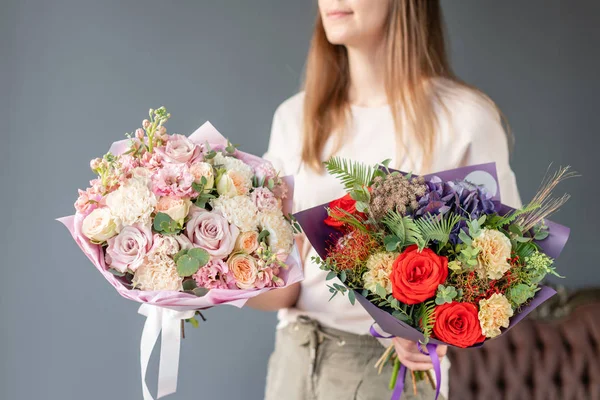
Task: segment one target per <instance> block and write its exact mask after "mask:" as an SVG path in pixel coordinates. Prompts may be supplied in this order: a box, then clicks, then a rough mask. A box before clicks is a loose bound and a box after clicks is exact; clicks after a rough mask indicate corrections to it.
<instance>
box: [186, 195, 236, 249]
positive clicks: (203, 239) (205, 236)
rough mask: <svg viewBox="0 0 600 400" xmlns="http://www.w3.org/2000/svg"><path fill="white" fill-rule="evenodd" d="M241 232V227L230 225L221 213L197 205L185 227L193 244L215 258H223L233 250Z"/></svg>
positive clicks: (193, 207) (192, 209) (191, 211)
mask: <svg viewBox="0 0 600 400" xmlns="http://www.w3.org/2000/svg"><path fill="white" fill-rule="evenodd" d="M239 233H240V231H239V229H238V228H237V227H236V226H235V225H229V222H227V219H226V218H225V217H224V216H223V215H221V214H220V213H216V212H210V211H206V210H204V209H202V208H199V207H196V206H192V208H191V210H190V219H189V221H188V222H187V225H186V227H185V234H186V235H187V237H188V239H190V241H191V242H192V244H193V245H194V246H195V247H200V248H202V249H204V250H206V251H207V252H208V254H210V256H211V259H213V260H214V259H223V258H225V257H227V256H228V255H229V254H230V253H231V252H232V251H233V247H234V246H235V241H236V239H237V237H238V235H239Z"/></svg>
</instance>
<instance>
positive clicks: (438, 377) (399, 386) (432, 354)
mask: <svg viewBox="0 0 600 400" xmlns="http://www.w3.org/2000/svg"><path fill="white" fill-rule="evenodd" d="M374 325H375V324H373V325H371V328H370V329H369V332H370V333H371V336H373V337H376V338H380V339H391V338H393V337H395V336H394V335H390V336H384V335H382V334H380V333H379V332H377V331H376V330H375V328H374ZM425 347H426V348H427V352H425V350H423V347H422V346H421V343H417V348H418V349H419V351H420V352H421V353H422V354H425V355H426V356H429V358H430V359H431V363H432V364H433V371H434V372H435V381H436V385H435V399H436V400H437V398H438V396H439V395H440V386H441V382H442V370H441V367H440V358H439V357H438V355H437V352H436V351H435V350H436V348H437V344H433V343H428V344H427V345H426V346H425ZM405 378H406V367H405V366H404V364H402V366H401V367H400V372H399V373H398V379H397V380H396V386H395V387H394V391H393V392H392V398H391V400H400V398H401V397H402V392H403V391H404V379H405Z"/></svg>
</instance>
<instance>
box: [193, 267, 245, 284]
mask: <svg viewBox="0 0 600 400" xmlns="http://www.w3.org/2000/svg"><path fill="white" fill-rule="evenodd" d="M193 278H194V280H195V281H196V283H197V284H198V286H199V287H204V288H207V289H235V288H236V286H235V280H234V279H233V277H232V276H231V275H230V274H229V267H227V263H225V262H224V261H223V260H211V261H209V262H208V264H206V265H205V266H204V267H202V268H200V269H199V270H198V272H196V273H195V274H194V275H193Z"/></svg>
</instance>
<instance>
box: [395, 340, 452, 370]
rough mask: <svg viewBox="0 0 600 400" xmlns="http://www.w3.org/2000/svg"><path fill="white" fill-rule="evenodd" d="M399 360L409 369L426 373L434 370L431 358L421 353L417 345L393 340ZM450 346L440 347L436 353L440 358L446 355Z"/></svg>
mask: <svg viewBox="0 0 600 400" xmlns="http://www.w3.org/2000/svg"><path fill="white" fill-rule="evenodd" d="M392 341H393V343H394V347H395V350H396V354H397V356H398V359H399V360H400V362H401V363H402V364H404V365H405V366H406V367H407V368H409V369H411V370H414V371H425V370H429V369H432V368H433V364H432V363H431V358H430V357H429V355H427V354H423V353H421V352H420V351H419V349H418V347H417V344H416V343H415V342H412V341H410V340H406V339H402V338H394V339H392ZM447 351H448V346H443V345H442V346H438V347H437V349H436V353H437V354H438V356H439V357H440V358H442V357H444V356H445V355H446V352H447Z"/></svg>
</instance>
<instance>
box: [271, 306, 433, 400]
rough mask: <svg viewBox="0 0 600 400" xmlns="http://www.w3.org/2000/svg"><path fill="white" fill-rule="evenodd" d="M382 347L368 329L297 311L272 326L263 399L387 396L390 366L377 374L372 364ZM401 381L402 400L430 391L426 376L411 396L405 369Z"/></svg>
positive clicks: (374, 399) (429, 395)
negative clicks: (329, 323) (322, 322)
mask: <svg viewBox="0 0 600 400" xmlns="http://www.w3.org/2000/svg"><path fill="white" fill-rule="evenodd" d="M384 350H385V349H384V347H383V346H382V345H381V344H380V343H379V342H378V341H377V339H375V338H373V337H371V336H369V335H355V334H352V333H348V332H344V331H339V330H336V329H329V328H325V327H321V326H319V324H318V322H316V321H314V320H311V319H308V318H306V317H300V318H299V319H298V322H295V323H292V324H290V325H288V326H287V327H285V328H283V329H278V331H277V337H276V340H275V351H274V352H273V354H272V355H271V358H270V359H269V367H268V373H267V386H266V393H265V400H389V399H390V397H391V394H392V391H391V390H389V388H388V384H389V380H390V376H391V374H392V366H391V364H390V363H388V365H386V367H384V369H383V371H382V373H381V374H378V371H377V369H376V368H375V363H376V362H377V360H378V359H379V357H381V355H382V354H383V352H384ZM404 387H405V389H404V393H403V395H402V400H413V399H427V400H431V399H433V398H434V397H435V392H434V390H433V389H432V387H431V385H430V384H429V383H428V382H426V381H421V382H419V383H418V385H417V396H415V395H414V393H413V385H412V379H411V377H410V373H409V374H407V379H406V382H405V386H404ZM441 398H442V396H441V395H440V397H439V399H441Z"/></svg>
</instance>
